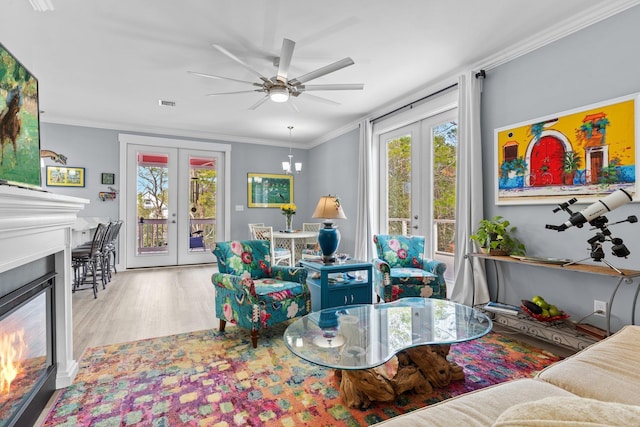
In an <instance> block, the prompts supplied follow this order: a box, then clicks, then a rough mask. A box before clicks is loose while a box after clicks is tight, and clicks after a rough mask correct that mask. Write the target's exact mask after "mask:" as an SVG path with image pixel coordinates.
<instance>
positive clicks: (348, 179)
mask: <svg viewBox="0 0 640 427" xmlns="http://www.w3.org/2000/svg"><path fill="white" fill-rule="evenodd" d="M358 137H359V130H358V129H354V130H352V131H350V132H348V133H346V134H344V135H342V136H339V137H337V138H334V139H332V140H331V141H329V142H326V143H324V144H321V145H319V146H317V147H314V148H312V149H311V150H309V158H310V159H313V165H311V166H310V168H309V170H310V172H309V178H310V181H309V188H308V193H309V197H310V204H311V209H312V210H311V212H310V213H309V215H311V214H312V213H313V209H315V207H316V204H317V203H318V200H319V199H320V196H326V195H328V194H331V195H337V196H338V197H339V198H340V202H341V204H342V209H343V210H344V213H345V215H346V216H347V219H344V220H340V219H338V220H335V221H334V223H335V225H336V226H337V227H338V229H339V230H340V234H341V238H340V246H339V247H338V252H345V253H348V254H351V255H353V251H354V249H355V235H356V210H357V207H356V201H357V184H358ZM314 221H315V222H317V221H318V220H314Z"/></svg>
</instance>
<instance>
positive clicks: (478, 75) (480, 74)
mask: <svg viewBox="0 0 640 427" xmlns="http://www.w3.org/2000/svg"><path fill="white" fill-rule="evenodd" d="M475 76H476V79H484V78H486V77H487V72H486V71H485V70H480V71H479V72H477V73H476V74H475ZM456 86H458V83H453V84H452V85H449V86H447V87H445V88H443V89H440V90H437V91H435V92H433V93H430V94H429V95H425V96H423V97H422V98H420V99H416V100H415V101H413V102H410V103H409V104H406V105H403V106H402V107H398V108H396V109H395V110H392V111H389V112H388V113H385V114H383V115H381V116H378V117H376V118H375V119H373V120H371V123H375V122H377V121H378V120H380V119H384V118H385V117H387V116H390V115H392V114H395V113H397V112H398V111H400V110H403V109H405V108H413V105H414V104H417V103H418V102H422V101H424V100H426V99H429V98H431V97H432V96H436V95H440V94H441V93H442V92H445V91H447V90H449V89H451V88H454V87H456Z"/></svg>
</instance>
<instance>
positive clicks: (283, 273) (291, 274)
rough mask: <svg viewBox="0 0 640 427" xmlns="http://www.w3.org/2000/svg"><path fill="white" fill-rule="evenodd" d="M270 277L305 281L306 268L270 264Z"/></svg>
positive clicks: (288, 280) (289, 280) (299, 281)
mask: <svg viewBox="0 0 640 427" xmlns="http://www.w3.org/2000/svg"><path fill="white" fill-rule="evenodd" d="M271 277H272V278H273V279H278V280H285V281H287V282H298V283H303V284H304V283H306V282H307V270H306V269H304V268H302V267H290V266H288V265H272V266H271Z"/></svg>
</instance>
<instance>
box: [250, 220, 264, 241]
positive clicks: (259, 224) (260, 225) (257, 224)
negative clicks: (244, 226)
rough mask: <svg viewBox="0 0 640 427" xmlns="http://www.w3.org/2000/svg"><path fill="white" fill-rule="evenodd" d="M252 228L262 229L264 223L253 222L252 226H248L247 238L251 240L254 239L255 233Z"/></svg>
mask: <svg viewBox="0 0 640 427" xmlns="http://www.w3.org/2000/svg"><path fill="white" fill-rule="evenodd" d="M253 227H264V222H254V223H252V224H249V236H250V237H251V239H255V238H256V233H254V232H253Z"/></svg>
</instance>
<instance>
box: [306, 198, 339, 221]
mask: <svg viewBox="0 0 640 427" xmlns="http://www.w3.org/2000/svg"><path fill="white" fill-rule="evenodd" d="M312 217H313V218H326V219H347V216H346V215H345V214H344V211H343V210H342V205H341V204H340V200H338V198H337V197H335V196H331V195H329V196H322V197H320V201H318V205H317V206H316V210H315V211H313V215H312Z"/></svg>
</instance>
